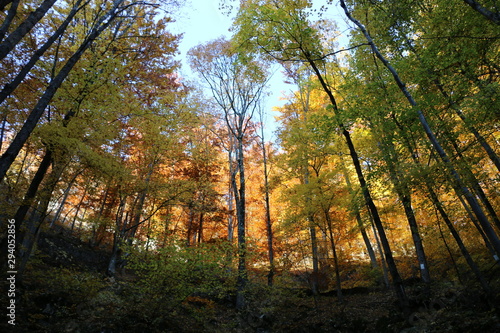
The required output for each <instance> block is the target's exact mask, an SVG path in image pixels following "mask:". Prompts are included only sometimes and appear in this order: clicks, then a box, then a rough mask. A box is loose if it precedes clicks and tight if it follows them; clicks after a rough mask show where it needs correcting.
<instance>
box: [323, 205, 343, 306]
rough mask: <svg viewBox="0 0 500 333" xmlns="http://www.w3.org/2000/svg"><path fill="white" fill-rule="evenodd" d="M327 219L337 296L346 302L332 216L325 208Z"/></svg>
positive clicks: (341, 301) (340, 300)
mask: <svg viewBox="0 0 500 333" xmlns="http://www.w3.org/2000/svg"><path fill="white" fill-rule="evenodd" d="M324 213H325V219H326V225H327V227H328V233H329V236H330V244H331V246H332V252H333V264H334V265H335V282H336V283H335V287H336V288H337V298H338V300H339V302H340V303H343V302H344V297H343V295H342V284H341V280H340V269H339V260H338V258H337V249H336V248H335V239H334V238H333V230H332V229H333V227H332V219H331V217H330V213H329V212H328V211H327V210H325V211H324Z"/></svg>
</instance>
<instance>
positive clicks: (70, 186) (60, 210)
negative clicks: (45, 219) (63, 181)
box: [50, 171, 83, 227]
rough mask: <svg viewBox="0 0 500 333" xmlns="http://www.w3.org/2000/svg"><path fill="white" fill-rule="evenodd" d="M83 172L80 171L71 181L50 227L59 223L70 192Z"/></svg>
mask: <svg viewBox="0 0 500 333" xmlns="http://www.w3.org/2000/svg"><path fill="white" fill-rule="evenodd" d="M82 172H83V171H79V172H77V173H76V174H75V175H74V176H73V177H72V178H71V180H70V181H69V183H68V186H67V187H66V190H64V194H63V198H62V200H61V203H60V204H59V208H57V211H56V213H55V214H54V218H53V219H52V221H51V222H50V227H52V226H54V224H55V223H56V222H57V220H58V219H59V217H60V216H61V212H62V210H63V208H64V205H65V204H66V200H67V199H68V196H69V192H70V190H71V188H72V187H73V185H74V183H75V181H76V178H77V177H78V176H79V175H81V173H82Z"/></svg>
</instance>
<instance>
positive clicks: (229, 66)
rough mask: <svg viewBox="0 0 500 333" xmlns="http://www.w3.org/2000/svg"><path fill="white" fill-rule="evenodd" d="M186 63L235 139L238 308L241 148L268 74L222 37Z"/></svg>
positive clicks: (242, 268)
mask: <svg viewBox="0 0 500 333" xmlns="http://www.w3.org/2000/svg"><path fill="white" fill-rule="evenodd" d="M189 61H190V65H191V67H192V68H193V69H194V70H195V71H196V72H197V73H198V74H199V75H200V76H201V77H202V78H203V79H204V81H205V82H206V83H207V84H208V86H209V88H210V90H211V92H212V96H213V98H214V100H215V102H216V103H217V105H218V106H219V107H220V108H221V110H222V113H223V114H222V117H223V118H224V120H225V123H226V126H227V129H228V132H229V135H230V136H231V137H232V138H233V139H234V144H235V151H234V152H235V155H236V156H235V161H236V163H235V167H234V172H233V173H231V184H232V189H233V194H234V198H235V201H236V217H237V221H238V258H239V260H238V272H239V273H238V286H237V289H238V294H237V300H236V306H237V307H238V308H240V309H241V308H242V307H243V306H244V304H245V299H244V294H243V292H244V290H245V287H246V283H247V273H246V254H245V253H246V251H247V249H246V240H245V214H246V212H245V195H246V189H245V187H246V185H245V181H246V180H245V163H244V159H245V157H244V153H245V149H244V145H245V140H247V139H248V135H249V131H250V130H251V127H250V124H251V119H252V116H253V115H254V113H255V112H256V110H257V109H258V107H259V102H260V98H261V96H262V95H263V91H264V88H265V85H266V82H267V74H266V72H265V68H263V66H262V64H260V63H258V62H257V61H256V60H253V59H249V58H244V57H243V56H242V55H241V54H238V53H237V50H235V49H234V48H233V46H232V45H231V43H230V42H229V41H226V40H224V39H222V38H220V39H217V40H215V41H212V42H208V43H207V44H204V45H199V46H197V47H195V48H193V49H191V50H190V51H189ZM236 176H238V177H236Z"/></svg>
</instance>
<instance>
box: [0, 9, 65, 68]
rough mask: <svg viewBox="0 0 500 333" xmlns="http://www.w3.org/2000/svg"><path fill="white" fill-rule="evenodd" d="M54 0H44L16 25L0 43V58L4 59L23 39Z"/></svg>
mask: <svg viewBox="0 0 500 333" xmlns="http://www.w3.org/2000/svg"><path fill="white" fill-rule="evenodd" d="M55 2H56V0H45V1H44V2H42V3H41V4H40V6H39V7H38V8H37V9H36V10H35V11H34V12H32V13H31V14H29V16H28V17H27V18H26V19H25V20H24V21H23V22H22V23H21V24H20V25H19V26H18V27H17V29H16V30H14V31H13V32H12V33H11V34H10V35H9V36H7V38H5V39H4V40H3V41H2V43H0V60H2V59H4V58H5V57H6V56H7V54H9V52H10V51H12V50H13V49H14V47H16V45H17V44H18V43H19V42H20V41H21V39H23V37H24V36H26V34H27V33H28V32H30V30H31V29H32V28H33V27H34V26H35V24H37V23H38V21H40V20H41V19H42V17H44V16H45V14H46V13H47V11H48V10H49V9H50V8H52V5H54V3H55Z"/></svg>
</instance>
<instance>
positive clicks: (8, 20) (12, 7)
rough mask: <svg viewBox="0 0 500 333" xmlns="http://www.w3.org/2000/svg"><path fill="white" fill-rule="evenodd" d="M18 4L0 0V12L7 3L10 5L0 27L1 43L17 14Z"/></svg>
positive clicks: (14, 0) (16, 1)
mask: <svg viewBox="0 0 500 333" xmlns="http://www.w3.org/2000/svg"><path fill="white" fill-rule="evenodd" d="M19 2H20V1H19V0H0V11H3V10H4V9H5V7H6V6H7V5H8V4H9V3H10V4H11V5H10V8H9V11H8V12H7V15H6V17H5V19H4V21H3V23H2V26H1V27H0V41H3V39H4V38H5V34H7V31H8V30H9V28H10V25H11V24H12V21H13V20H14V17H15V16H16V14H17V8H18V7H19Z"/></svg>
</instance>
